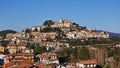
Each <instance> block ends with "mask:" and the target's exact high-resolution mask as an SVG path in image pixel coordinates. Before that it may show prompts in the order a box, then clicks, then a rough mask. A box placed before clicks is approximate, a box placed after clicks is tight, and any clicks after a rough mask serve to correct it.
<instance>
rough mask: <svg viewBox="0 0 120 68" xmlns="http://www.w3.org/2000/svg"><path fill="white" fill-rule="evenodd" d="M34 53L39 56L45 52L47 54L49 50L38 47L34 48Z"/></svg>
mask: <svg viewBox="0 0 120 68" xmlns="http://www.w3.org/2000/svg"><path fill="white" fill-rule="evenodd" d="M34 52H35V53H36V54H39V53H40V54H41V53H43V52H47V49H46V47H45V46H40V45H36V46H35V48H34Z"/></svg>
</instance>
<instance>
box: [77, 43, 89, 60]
mask: <svg viewBox="0 0 120 68" xmlns="http://www.w3.org/2000/svg"><path fill="white" fill-rule="evenodd" d="M78 53H79V59H80V60H87V59H89V51H88V49H87V48H86V47H85V46H84V45H82V47H80V50H79V52H78Z"/></svg>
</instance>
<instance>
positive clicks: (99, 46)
mask: <svg viewBox="0 0 120 68" xmlns="http://www.w3.org/2000/svg"><path fill="white" fill-rule="evenodd" d="M116 42H117V41H116ZM0 45H1V46H0V53H1V55H0V58H1V60H0V62H1V63H0V64H1V67H3V68H98V67H99V68H100V67H101V68H102V67H105V66H106V67H111V68H114V67H115V66H116V68H117V67H118V68H119V67H120V66H119V64H120V63H119V60H120V57H119V53H118V52H119V51H120V49H119V47H120V44H119V43H115V40H114V39H113V38H112V37H111V36H110V35H109V34H108V33H107V32H99V31H97V30H96V29H91V28H87V27H85V26H80V25H79V24H77V23H74V22H71V21H70V20H69V19H62V18H60V21H52V20H46V21H45V22H44V23H43V25H40V26H33V27H30V28H25V29H23V30H21V31H20V32H17V33H9V34H7V35H6V36H5V37H4V38H3V37H0Z"/></svg>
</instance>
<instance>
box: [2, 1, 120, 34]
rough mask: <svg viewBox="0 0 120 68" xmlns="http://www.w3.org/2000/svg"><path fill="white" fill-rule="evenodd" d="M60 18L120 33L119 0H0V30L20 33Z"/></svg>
mask: <svg viewBox="0 0 120 68" xmlns="http://www.w3.org/2000/svg"><path fill="white" fill-rule="evenodd" d="M60 17H62V18H64V19H66V18H68V19H70V20H71V21H73V22H76V23H79V25H82V26H87V27H90V28H92V29H93V28H96V29H98V30H105V31H110V32H116V33H120V27H119V26H120V0H0V31H1V30H6V29H12V30H16V31H20V30H22V29H24V28H28V27H32V26H37V25H41V24H42V23H43V22H44V21H45V20H49V19H52V20H55V21H59V18H60Z"/></svg>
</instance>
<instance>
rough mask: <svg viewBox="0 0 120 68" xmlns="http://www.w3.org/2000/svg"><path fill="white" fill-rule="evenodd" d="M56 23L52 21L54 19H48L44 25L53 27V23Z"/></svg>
mask: <svg viewBox="0 0 120 68" xmlns="http://www.w3.org/2000/svg"><path fill="white" fill-rule="evenodd" d="M52 24H54V22H52V20H46V21H45V22H44V23H43V25H45V26H48V27H51V25H52Z"/></svg>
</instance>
